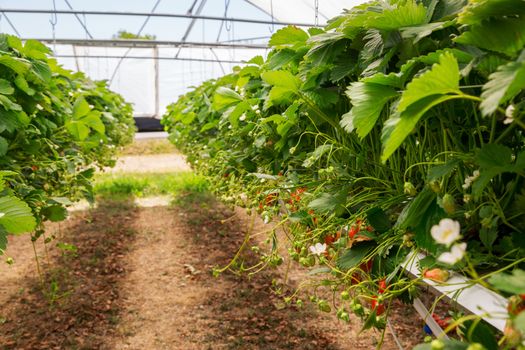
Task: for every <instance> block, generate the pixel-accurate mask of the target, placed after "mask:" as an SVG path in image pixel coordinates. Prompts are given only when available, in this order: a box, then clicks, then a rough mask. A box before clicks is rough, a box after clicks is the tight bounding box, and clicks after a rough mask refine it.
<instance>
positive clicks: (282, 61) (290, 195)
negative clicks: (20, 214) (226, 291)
mask: <svg viewBox="0 0 525 350" xmlns="http://www.w3.org/2000/svg"><path fill="white" fill-rule="evenodd" d="M269 44H270V46H271V47H272V50H271V52H270V53H269V54H268V57H267V58H266V59H263V58H262V57H260V56H257V57H254V58H253V59H251V60H250V61H248V62H247V63H246V65H245V66H243V67H237V68H235V69H234V70H233V72H232V73H231V74H228V75H226V76H224V77H222V78H219V79H216V80H209V81H206V82H204V83H203V84H202V85H201V86H199V87H196V88H195V89H194V90H193V91H191V92H189V93H187V94H186V95H184V96H181V97H180V98H179V100H178V101H177V102H176V103H174V104H172V105H170V106H169V107H168V111H167V114H166V115H165V116H164V118H163V123H164V125H165V127H166V129H167V130H168V131H169V132H170V139H171V140H172V142H174V144H175V145H176V146H177V147H178V148H179V149H180V150H182V151H183V152H184V153H185V154H186V155H187V157H188V160H189V162H190V163H191V164H192V166H193V167H194V169H196V170H197V171H198V172H199V173H202V174H204V175H206V176H208V177H210V178H211V179H212V180H211V181H210V183H211V184H212V187H213V189H214V191H215V192H216V193H217V194H218V195H219V197H220V198H221V199H222V200H224V201H225V202H229V203H231V204H235V205H240V206H244V207H246V208H248V210H256V211H257V212H258V213H259V214H261V215H262V217H263V218H264V220H265V221H266V222H270V221H272V220H273V221H275V222H276V228H277V227H279V228H281V229H282V230H284V232H285V233H286V236H287V238H288V239H289V241H290V243H289V255H290V258H291V259H293V260H296V261H298V262H299V263H301V264H302V265H304V266H306V267H312V268H313V269H312V273H313V274H317V275H321V276H323V278H322V281H318V282H317V284H316V285H317V286H321V285H322V286H325V287H326V288H327V289H328V290H331V291H332V292H333V295H334V297H333V299H332V300H331V301H327V300H326V299H323V298H321V297H320V296H319V295H318V294H316V292H315V291H316V290H317V288H314V289H313V290H314V291H313V292H312V296H311V300H312V301H313V302H315V303H317V304H318V306H319V308H320V309H322V310H326V311H328V310H331V309H335V310H337V315H338V316H339V318H340V319H342V320H346V321H348V320H349V313H350V312H354V313H355V314H357V315H359V316H360V317H362V318H363V319H364V320H365V323H364V327H365V328H369V327H378V328H384V326H385V319H386V318H387V317H388V314H389V312H390V309H391V308H390V307H391V305H392V301H393V300H394V299H401V300H403V301H405V302H410V301H411V300H413V298H414V297H415V296H417V294H418V288H417V285H418V283H419V281H418V280H417V279H416V280H414V279H411V278H410V277H408V276H407V275H406V274H405V273H404V272H403V270H402V269H401V268H400V263H402V262H403V261H404V260H405V259H406V258H407V255H408V254H409V252H410V251H412V250H414V249H418V250H421V251H424V252H425V253H426V254H427V258H425V259H424V260H423V261H421V262H420V263H419V265H420V268H421V270H422V272H423V275H424V276H425V277H426V278H430V279H433V280H435V281H438V282H440V283H446V280H447V278H448V275H449V270H456V271H459V272H461V273H463V274H465V275H467V276H469V277H471V278H472V283H480V284H482V285H484V286H487V287H489V288H494V289H496V290H499V291H500V292H502V293H508V295H515V297H513V298H512V300H511V303H510V304H509V314H508V315H507V316H506V317H507V318H508V326H507V329H506V331H505V334H504V335H503V336H501V335H497V334H494V332H493V331H491V329H490V328H489V327H488V326H486V325H484V324H483V323H480V322H477V321H472V316H468V315H464V314H463V313H461V312H459V311H458V312H456V313H454V318H453V321H451V322H450V323H449V326H448V327H447V329H446V331H452V330H453V329H455V332H456V333H457V335H458V336H457V338H458V339H460V340H458V341H443V340H439V339H438V340H435V341H433V342H432V343H428V344H423V345H421V347H420V348H421V349H430V348H432V349H467V348H469V349H482V348H486V349H496V348H514V347H520V346H522V345H520V344H522V341H523V339H524V338H523V336H524V334H525V313H521V310H523V308H524V304H523V297H524V295H525V279H524V278H523V275H524V274H525V273H524V272H523V271H522V270H520V268H524V267H525V190H524V189H525V186H524V185H525V143H524V141H525V138H524V132H525V118H524V116H525V99H524V97H525V93H524V89H525V2H523V1H521V0H490V1H489V0H470V1H466V0H417V1H416V0H397V1H396V0H389V1H370V2H368V3H366V4H363V5H360V6H357V7H354V8H353V9H350V10H346V11H345V12H344V13H343V14H342V15H341V16H339V17H336V18H334V19H332V20H331V21H329V24H328V25H327V26H326V27H325V28H323V29H320V28H311V29H309V30H308V31H303V30H301V29H299V28H296V27H292V26H291V27H286V28H283V29H281V30H279V31H277V32H276V33H275V34H274V35H273V36H272V38H271V39H270V42H269ZM269 239H270V242H271V248H270V250H269V251H267V252H264V253H261V263H260V264H259V265H257V266H253V267H246V266H244V264H242V263H237V264H231V265H230V266H229V267H234V266H237V267H238V269H239V270H241V271H244V272H247V273H253V272H254V271H257V270H259V269H260V268H262V266H275V265H278V264H281V263H282V261H283V257H281V256H280V255H279V253H278V248H277V246H278V240H277V235H276V234H275V231H272V232H271V233H270V238H269ZM243 247H244V246H243ZM314 266H315V268H314ZM511 270H513V273H514V275H510V274H508V272H510V271H511ZM520 276H521V277H520ZM313 283H314V282H311V283H310V285H312V284H313ZM286 300H287V301H289V302H297V303H302V301H301V300H297V299H296V296H295V295H292V296H290V295H287V296H286Z"/></svg>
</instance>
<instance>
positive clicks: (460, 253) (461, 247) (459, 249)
mask: <svg viewBox="0 0 525 350" xmlns="http://www.w3.org/2000/svg"><path fill="white" fill-rule="evenodd" d="M466 250H467V243H457V244H454V245H453V246H452V248H451V249H450V252H445V253H442V254H441V255H440V256H439V257H438V261H439V262H442V263H445V264H449V265H454V264H455V263H457V262H458V261H460V260H461V259H463V257H464V256H465V252H466Z"/></svg>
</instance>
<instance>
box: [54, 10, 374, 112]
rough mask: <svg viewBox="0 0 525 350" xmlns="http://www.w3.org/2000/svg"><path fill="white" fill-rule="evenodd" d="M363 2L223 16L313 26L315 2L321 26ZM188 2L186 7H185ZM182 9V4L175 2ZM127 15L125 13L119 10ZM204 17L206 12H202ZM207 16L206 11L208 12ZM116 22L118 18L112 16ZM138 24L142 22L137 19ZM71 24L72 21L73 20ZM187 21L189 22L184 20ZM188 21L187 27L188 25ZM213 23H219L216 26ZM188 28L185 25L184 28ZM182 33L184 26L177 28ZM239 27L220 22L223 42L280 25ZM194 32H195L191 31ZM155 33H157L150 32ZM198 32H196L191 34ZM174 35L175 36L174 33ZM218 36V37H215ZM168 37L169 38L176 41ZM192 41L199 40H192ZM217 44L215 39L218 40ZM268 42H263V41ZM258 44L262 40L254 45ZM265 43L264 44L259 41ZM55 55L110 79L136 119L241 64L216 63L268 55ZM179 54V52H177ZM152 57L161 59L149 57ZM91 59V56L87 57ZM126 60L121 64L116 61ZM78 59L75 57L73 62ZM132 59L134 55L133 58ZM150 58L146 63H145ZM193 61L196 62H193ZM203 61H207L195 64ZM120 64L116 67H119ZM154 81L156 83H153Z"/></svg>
mask: <svg viewBox="0 0 525 350" xmlns="http://www.w3.org/2000/svg"><path fill="white" fill-rule="evenodd" d="M201 1H202V2H203V3H204V5H205V6H204V7H203V8H204V9H206V8H207V6H208V5H209V6H212V5H213V7H216V5H217V4H216V3H213V4H212V3H211V1H209V0H208V3H206V0H201ZM363 2H365V1H363V0H318V1H316V0H237V1H232V5H231V7H232V8H231V9H230V11H229V12H228V14H227V16H232V17H242V16H240V15H239V14H238V13H236V11H235V8H233V7H238V8H239V9H240V8H242V7H243V6H241V5H243V4H244V6H248V7H250V8H252V9H254V10H255V11H257V10H256V9H255V7H257V8H258V9H260V10H261V11H262V12H261V15H262V16H261V17H260V18H259V19H271V15H272V14H273V18H274V20H275V21H283V22H294V23H311V24H314V23H315V21H316V9H315V6H316V3H317V4H318V12H317V21H318V24H319V25H324V24H325V23H326V21H327V20H328V19H330V18H332V17H335V16H337V15H339V14H341V13H342V11H343V10H344V9H345V8H351V7H353V6H355V5H358V4H361V3H363ZM190 3H192V2H188V4H185V5H184V7H187V6H188V5H189V4H190ZM179 5H180V4H179ZM122 11H125V9H122ZM204 13H206V11H204ZM206 14H208V15H210V13H206ZM211 15H217V16H221V15H222V14H221V13H211ZM114 20H116V21H120V20H121V17H114ZM141 20H142V19H141ZM212 22H213V21H212ZM73 23H74V22H73ZM188 23H189V22H188ZM188 23H187V24H188ZM215 23H217V22H215ZM187 24H186V25H187ZM177 28H178V30H179V31H180V29H182V31H184V30H185V29H184V28H185V26H182V27H177ZM240 28H244V27H241V26H240V25H238V26H237V30H236V31H234V26H233V24H231V23H230V24H227V23H225V24H224V28H222V29H221V30H222V33H223V35H225V36H227V39H229V40H233V42H235V40H240V41H241V43H242V42H243V41H244V43H250V42H252V40H250V39H246V38H247V37H250V36H254V35H255V36H257V35H259V36H260V38H268V37H269V35H271V33H274V32H275V31H276V30H277V29H278V28H280V26H278V25H276V26H275V28H274V26H273V25H264V26H262V27H261V28H262V29H260V30H259V31H258V32H249V33H248V32H245V31H244V30H242V29H240ZM195 30H197V32H198V31H199V30H202V33H201V35H202V38H201V39H200V40H202V41H203V42H210V41H211V42H213V40H210V38H211V37H213V38H214V37H216V36H217V34H216V33H215V32H216V31H218V32H221V30H219V28H218V27H217V28H215V27H211V25H210V24H209V22H206V21H202V20H199V21H198V24H197V25H196V26H195ZM195 30H194V31H195ZM153 34H155V33H153ZM195 34H197V33H195ZM177 36H178V35H177ZM219 36H220V35H219ZM180 39H181V38H172V39H171V40H180ZM242 39H245V40H242ZM191 40H193V41H199V39H196V38H195V37H192V38H191ZM217 40H218V41H220V40H219V38H218V37H217ZM267 40H268V39H265V41H267ZM258 42H260V43H261V41H258ZM262 43H264V41H263V42H262ZM49 46H51V48H52V49H53V51H54V52H55V54H56V55H57V59H58V61H59V63H60V64H62V65H63V66H64V67H65V68H68V69H71V70H75V71H76V70H80V71H83V72H85V73H86V74H87V75H88V76H90V77H91V78H93V79H95V80H104V79H106V80H109V79H110V78H111V77H112V76H113V75H115V76H114V78H113V80H112V81H111V85H110V88H111V89H113V90H114V91H116V92H118V93H120V94H122V95H123V96H124V98H125V99H126V100H127V101H130V102H132V103H133V105H134V110H135V116H137V117H140V116H151V117H160V116H162V115H163V114H164V113H165V109H166V106H167V105H168V104H170V103H172V102H174V101H176V100H177V98H178V97H179V96H180V95H182V94H184V93H186V92H187V91H188V90H189V88H190V87H191V86H198V85H200V84H201V83H202V82H203V81H205V80H208V79H212V78H218V77H220V76H222V75H224V74H227V73H229V72H231V70H232V68H233V67H234V66H235V65H239V63H233V62H221V63H219V62H218V61H235V62H240V61H247V60H249V59H251V58H252V57H253V56H256V55H262V56H263V57H265V56H266V54H267V53H268V50H266V49H253V48H252V49H247V48H242V49H241V48H213V49H210V48H208V47H202V48H200V47H199V48H195V47H193V48H189V47H187V48H182V49H179V48H175V47H173V46H158V47H157V48H158V52H155V49H154V48H132V49H128V48H123V47H112V46H108V45H104V46H81V45H71V44H68V45H65V44H63V45H59V44H56V45H49ZM179 50H180V51H179ZM155 55H158V56H157V57H159V58H161V59H159V60H155V59H153V58H154V56H155ZM88 56H94V57H88ZM121 56H126V57H127V58H125V59H123V60H121V59H120V58H119V57H121ZM176 56H177V57H178V58H181V59H183V60H173V59H162V58H174V57H176ZM75 57H76V58H75ZM131 57H137V58H136V59H132V58H131ZM148 58H150V59H148ZM192 59H195V60H196V61H193V60H192ZM199 60H205V61H199ZM117 66H118V69H117ZM156 77H158V81H157V80H156Z"/></svg>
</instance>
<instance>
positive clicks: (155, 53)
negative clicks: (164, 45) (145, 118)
mask: <svg viewBox="0 0 525 350" xmlns="http://www.w3.org/2000/svg"><path fill="white" fill-rule="evenodd" d="M153 58H154V60H153V68H154V69H155V118H159V117H160V79H159V59H158V58H159V48H158V47H157V46H155V47H154V48H153Z"/></svg>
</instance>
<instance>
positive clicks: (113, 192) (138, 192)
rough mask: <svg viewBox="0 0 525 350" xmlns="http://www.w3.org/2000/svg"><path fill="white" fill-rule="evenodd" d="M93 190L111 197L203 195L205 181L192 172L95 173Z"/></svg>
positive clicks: (206, 186)
mask: <svg viewBox="0 0 525 350" xmlns="http://www.w3.org/2000/svg"><path fill="white" fill-rule="evenodd" d="M94 190H95V195H96V196H98V197H103V198H111V199H120V198H126V197H149V196H160V195H173V196H175V197H176V198H178V197H184V196H188V195H191V196H200V195H205V194H206V193H207V190H208V182H207V180H206V179H205V178H204V177H203V176H199V175H195V174H194V173H192V172H180V173H169V174H155V173H125V174H119V173H112V174H109V173H108V174H100V175H98V176H97V177H96V179H95V185H94Z"/></svg>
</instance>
